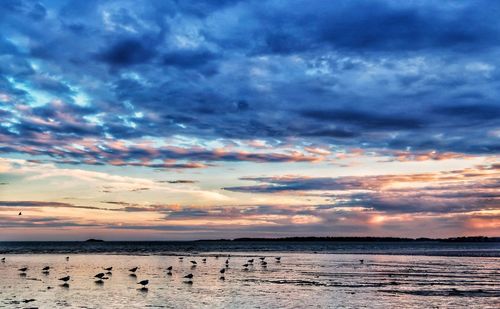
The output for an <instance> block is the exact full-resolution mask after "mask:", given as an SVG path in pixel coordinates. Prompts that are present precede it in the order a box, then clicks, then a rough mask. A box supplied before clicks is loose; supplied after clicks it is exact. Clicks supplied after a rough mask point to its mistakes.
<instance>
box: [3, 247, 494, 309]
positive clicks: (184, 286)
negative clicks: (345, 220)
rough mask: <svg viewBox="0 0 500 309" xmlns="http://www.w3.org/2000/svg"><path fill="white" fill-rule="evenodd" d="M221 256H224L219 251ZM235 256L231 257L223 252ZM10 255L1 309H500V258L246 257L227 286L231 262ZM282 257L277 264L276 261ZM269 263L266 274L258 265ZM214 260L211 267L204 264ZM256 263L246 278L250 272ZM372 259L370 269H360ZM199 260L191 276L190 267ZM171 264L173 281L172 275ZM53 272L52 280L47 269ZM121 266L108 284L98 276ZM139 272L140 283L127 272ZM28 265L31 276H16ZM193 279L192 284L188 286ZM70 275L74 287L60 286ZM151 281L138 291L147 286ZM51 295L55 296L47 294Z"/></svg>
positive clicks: (237, 256)
mask: <svg viewBox="0 0 500 309" xmlns="http://www.w3.org/2000/svg"><path fill="white" fill-rule="evenodd" d="M217 254H219V253H217ZM223 254H224V255H227V253H223ZM215 255H216V254H215V253H206V254H200V255H193V256H185V257H184V260H183V261H182V262H181V261H180V260H179V259H178V256H172V255H171V256H161V255H151V256H138V255H99V254H76V255H71V256H70V259H69V261H66V260H65V256H66V255H59V254H44V255H34V254H28V255H5V257H6V262H5V263H0V274H1V279H0V307H1V308H28V307H32V308H33V307H38V308H55V307H67V308H103V307H105V308H145V307H148V308H305V307H312V308H333V307H335V308H338V307H345V308H433V307H434V308H437V307H439V308H441V307H446V308H449V307H467V308H499V306H500V259H499V258H495V257H481V258H477V257H437V256H404V255H349V254H312V253H272V252H265V253H262V252H238V253H233V254H232V255H231V258H230V263H229V268H228V269H227V272H226V274H225V280H224V281H222V280H220V279H219V277H220V274H219V270H220V269H221V268H223V266H224V262H225V257H219V258H216V257H215ZM278 255H279V256H282V262H281V263H277V262H276V261H275V259H274V257H275V256H278ZM260 256H266V261H268V266H267V268H264V267H262V266H261V265H260V264H259V261H260V260H259V259H258V257H260ZM203 257H207V262H206V263H203V262H202V258H203ZM251 258H253V259H254V260H255V261H254V266H250V267H249V270H248V271H245V270H244V267H242V265H243V264H245V262H246V261H247V260H248V259H251ZM360 259H364V263H363V264H361V263H360V261H359V260H360ZM191 260H195V261H197V263H198V265H197V266H196V267H195V268H192V266H191V263H190V261H191ZM170 265H172V266H173V267H174V270H173V272H172V276H169V275H167V271H166V268H167V267H168V266H170ZM44 266H50V267H51V268H53V269H51V271H50V273H49V274H48V275H44V274H42V270H41V269H42V268H43V267H44ZM109 266H113V271H112V275H110V276H109V277H110V278H109V279H108V280H105V282H104V284H102V285H99V284H96V283H95V282H94V278H93V276H94V275H95V274H97V273H99V272H103V270H102V268H103V267H109ZM134 266H139V270H138V271H137V277H131V276H130V275H129V271H128V269H129V268H132V267H134ZM21 267H28V268H29V270H28V271H27V272H26V276H21V275H20V272H19V271H18V270H17V269H18V268H21ZM188 273H192V274H193V275H194V280H193V283H192V284H188V283H185V282H184V279H183V278H182V277H183V276H184V275H185V274H188ZM65 275H71V280H70V282H69V287H62V286H60V284H61V282H59V281H58V280H57V279H58V278H60V277H63V276H65ZM143 279H149V281H150V283H149V289H148V290H147V291H142V290H140V289H139V288H140V286H139V285H137V284H136V282H138V281H139V280H143ZM49 287H50V288H49Z"/></svg>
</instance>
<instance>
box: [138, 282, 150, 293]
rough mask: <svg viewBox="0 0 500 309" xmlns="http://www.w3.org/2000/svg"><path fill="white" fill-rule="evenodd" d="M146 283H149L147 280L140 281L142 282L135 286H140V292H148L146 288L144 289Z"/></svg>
mask: <svg viewBox="0 0 500 309" xmlns="http://www.w3.org/2000/svg"><path fill="white" fill-rule="evenodd" d="M148 283H149V280H142V281H139V282H137V284H140V285H142V288H141V290H142V291H147V290H148V288H147V287H146V285H148Z"/></svg>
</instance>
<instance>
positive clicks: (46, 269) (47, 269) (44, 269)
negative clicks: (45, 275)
mask: <svg viewBox="0 0 500 309" xmlns="http://www.w3.org/2000/svg"><path fill="white" fill-rule="evenodd" d="M49 269H50V266H45V267H44V268H42V270H43V271H49Z"/></svg>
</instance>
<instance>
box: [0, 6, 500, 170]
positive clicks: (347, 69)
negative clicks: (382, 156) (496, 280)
mask: <svg viewBox="0 0 500 309" xmlns="http://www.w3.org/2000/svg"><path fill="white" fill-rule="evenodd" d="M498 9H499V8H498V5H497V4H496V3H493V2H491V1H462V2H460V3H456V2H454V1H439V2H436V1H421V2H419V3H415V2H400V1H356V2H354V1H335V2H331V3H329V2H324V1H319V2H313V3H311V2H310V1H304V0H293V1H287V2H282V1H273V0H268V1H217V2H212V1H201V2H199V1H196V2H190V1H182V2H178V1H160V2H156V1H145V2H143V3H141V5H140V6H138V5H137V3H135V2H133V1H85V2H77V3H75V2H74V1H39V2H37V1H8V2H6V4H5V5H3V6H2V8H0V16H1V17H2V18H0V29H1V30H0V92H1V94H2V95H3V96H2V104H3V103H4V102H5V103H6V105H7V106H8V107H7V108H4V109H2V110H3V112H2V113H1V114H0V117H1V120H2V123H4V124H5V125H4V126H1V127H0V134H1V135H2V136H3V137H4V138H3V139H0V140H5V141H9V143H7V142H5V143H3V145H0V146H2V149H3V150H4V151H10V152H23V149H26V148H23V147H21V146H23V145H24V146H29V145H32V144H33V143H34V141H33V140H34V134H35V133H42V132H43V133H45V134H50V135H51V136H52V137H53V139H52V140H58V141H60V142H61V143H66V144H67V143H71V142H76V141H77V140H78V138H80V139H85V138H95V139H123V140H130V139H137V138H165V137H170V136H178V135H182V136H188V137H194V138H199V139H204V140H212V141H213V140H220V139H238V140H250V139H263V140H267V141H268V142H269V143H273V142H276V141H278V143H279V142H286V141H289V140H290V139H292V138H293V139H294V141H296V143H297V144H299V145H300V144H302V143H310V142H312V143H321V144H335V145H338V146H340V147H341V146H345V147H352V146H356V147H362V148H366V149H370V150H381V149H392V150H408V149H410V150H412V151H431V150H436V151H440V152H457V153H468V154H486V155H491V154H497V153H498V152H499V150H500V142H499V139H498V133H497V132H498V130H499V127H500V121H499V117H498V110H500V106H499V103H498V97H499V95H500V93H499V92H500V90H499V88H498V87H497V85H498V81H499V80H500V74H499V71H498V64H499V63H498V52H499V51H500V50H499V47H498V39H499V37H500V25H499V19H498V16H497V15H498V14H497V12H498ZM82 94H85V95H86V96H87V97H88V99H87V100H86V102H84V103H82V102H78V99H77V98H78V96H81V95H82ZM54 100H61V101H62V102H63V105H62V106H63V107H62V110H61V109H60V108H58V109H56V108H54V105H53V104H52V103H51V102H53V101H54ZM21 105H22V106H28V107H29V108H22V109H19V108H17V109H16V108H15V107H19V106H21ZM139 115H140V116H139ZM69 116H70V117H69ZM34 117H37V118H34ZM96 119H98V121H97V120H96ZM70 120H71V121H70ZM53 123H58V125H53ZM13 140H15V143H13V142H12V141H13ZM39 143H41V142H39ZM13 144H15V146H17V147H13ZM39 146H41V145H39ZM45 146H46V147H45V149H48V148H49V146H51V145H45ZM40 153H43V149H42V150H41V151H40ZM91 155H95V156H96V158H97V159H100V157H99V156H98V154H96V153H95V154H88V156H91ZM128 155H130V158H129V159H138V158H139V157H140V156H143V155H144V154H143V153H139V152H137V153H133V152H130V153H128ZM67 156H68V157H69V158H66V159H70V160H73V161H78V160H82V155H80V154H77V153H68V154H67ZM133 156H135V157H133ZM204 156H205V157H207V156H208V157H210V155H205V154H203V153H199V154H197V155H196V156H194V155H193V158H195V157H196V158H200V157H201V158H202V157H204ZM166 157H170V155H166ZM272 158H274V156H272V155H271V156H270V157H269V159H270V160H272ZM251 159H252V158H250V157H246V160H251ZM225 160H230V161H233V160H234V161H237V160H241V156H238V155H237V154H233V155H227V156H226V157H225ZM255 160H258V158H255ZM96 161H101V160H96ZM276 161H277V162H282V161H281V160H276Z"/></svg>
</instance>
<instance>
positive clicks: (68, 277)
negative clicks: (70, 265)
mask: <svg viewBox="0 0 500 309" xmlns="http://www.w3.org/2000/svg"><path fill="white" fill-rule="evenodd" d="M69 279H71V277H70V276H66V277H62V278H59V280H61V281H64V282H68V281H69Z"/></svg>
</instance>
